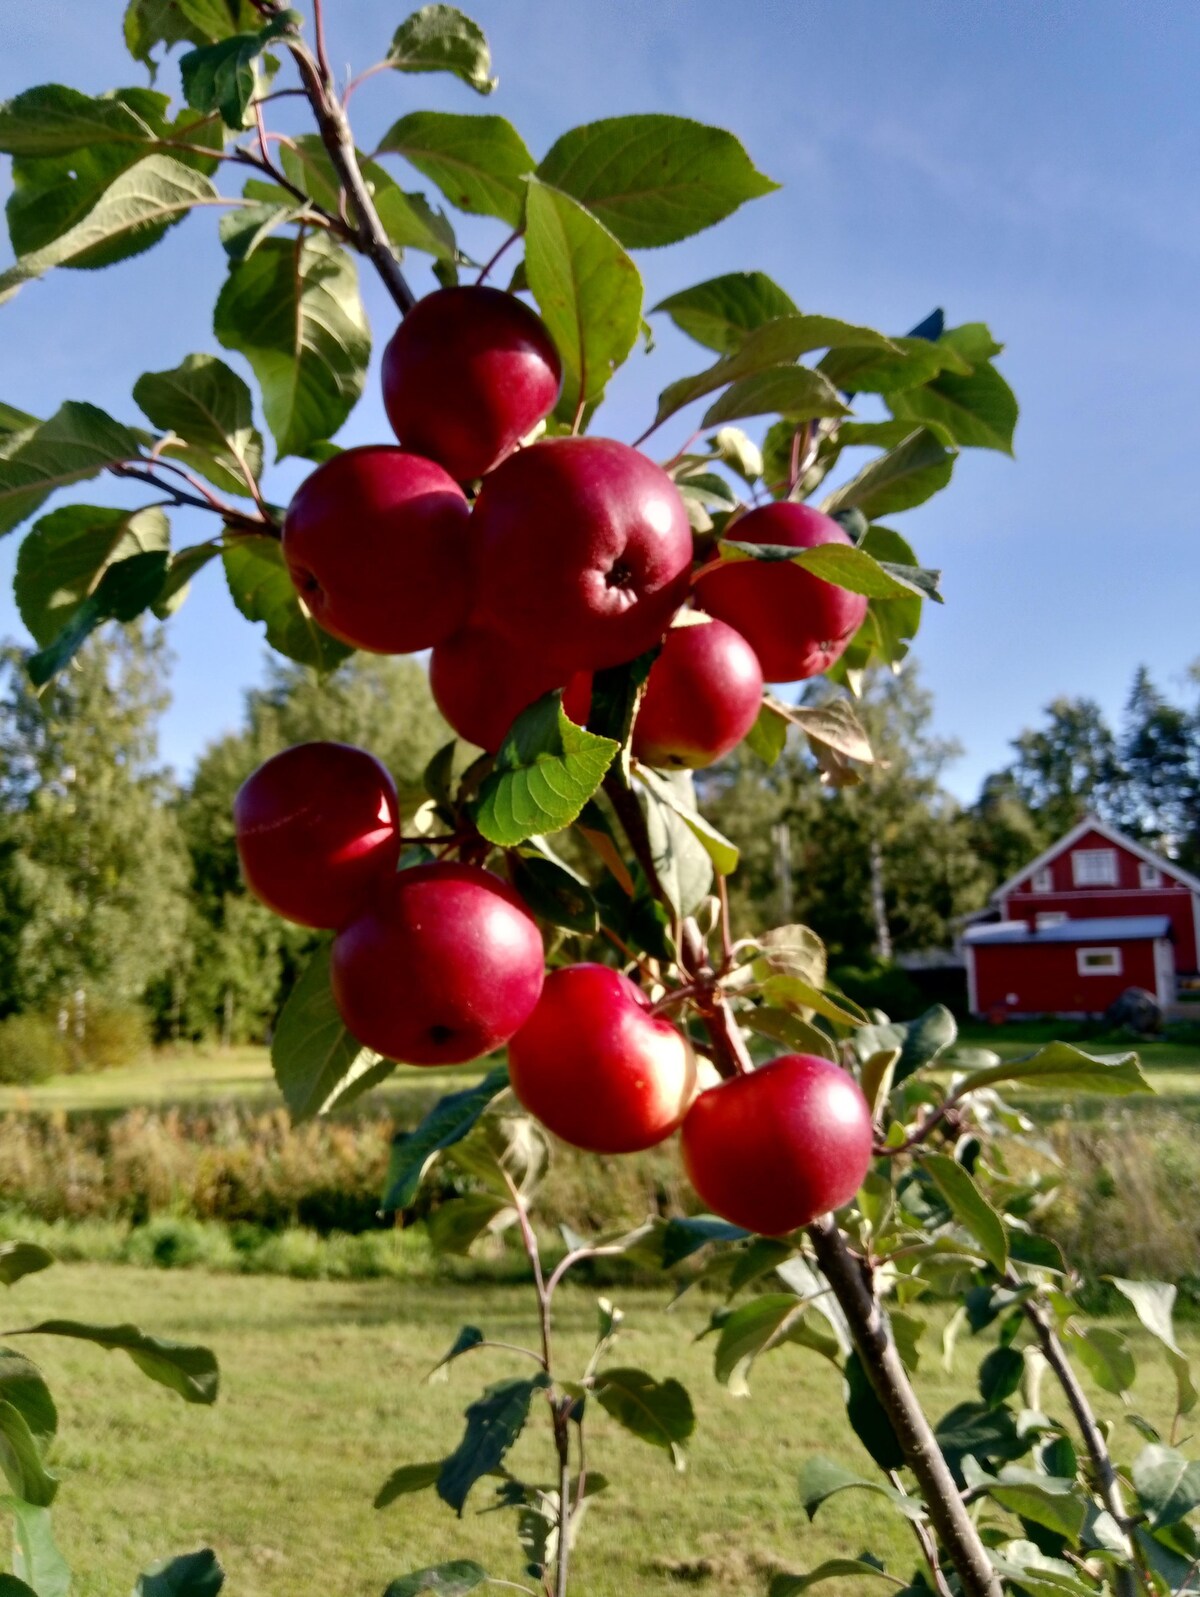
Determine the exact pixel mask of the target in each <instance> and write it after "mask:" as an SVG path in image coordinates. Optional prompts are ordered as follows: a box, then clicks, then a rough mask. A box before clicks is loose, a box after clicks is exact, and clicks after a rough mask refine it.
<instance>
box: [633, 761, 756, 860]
mask: <svg viewBox="0 0 1200 1597" xmlns="http://www.w3.org/2000/svg"><path fill="white" fill-rule="evenodd" d="M637 775H638V780H639V782H641V783H642V785H643V786H644V787H646V788H648V789H649V791H650V792H651V793H653V795H654V797H655V798H656V799H658V800H659V801H660V802H661V803H663V804H665V805H666V806H667V808H668V809H671V810H673V811H674V812H675V814H676V815H677V816H678V817H679V819H680V820H681V821H682V822H683V824H684V825H685V826H686V827H687V829H688V831H689V832H691V834H692V835H693V837H695V838H696V840H697V842H699V844H700V846H701V847H702V848H703V849H704V852H705V853H706V854H707V855H708V857H709V859H710V860H712V862H713V866H714V868H715V869H716V870H717V872H718V873H719V874H720V875H721V876H731V875H732V874H733V872H734V871H736V870H737V865H738V851H737V847H736V846H735V845H734V844H733V843H731V842H730V841H729V839H728V838H727V837H725V836H724V834H723V833H721V832H718V830H717V829H716V827H715V826H714V825H713V824H712V822H711V821H708V820H705V818H704V816H703V815H701V814H700V812H699V811H698V810H696V809H695V808H693V806H692V804H691V803H689V802H688V799H687V798H685V797H684V796H683V795H682V794H681V792H680V786H681V784H679V783H678V782H677V780H675V778H676V776H677V775H678V773H672V775H671V776H664V775H662V774H661V773H660V772H658V771H653V770H651V769H650V767H649V766H645V765H639V766H638V771H637ZM688 787H689V788H690V783H689V784H688Z"/></svg>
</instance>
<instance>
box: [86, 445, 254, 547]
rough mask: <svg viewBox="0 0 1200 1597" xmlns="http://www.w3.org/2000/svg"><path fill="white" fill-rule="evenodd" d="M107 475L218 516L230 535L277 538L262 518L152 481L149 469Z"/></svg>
mask: <svg viewBox="0 0 1200 1597" xmlns="http://www.w3.org/2000/svg"><path fill="white" fill-rule="evenodd" d="M161 464H162V465H163V466H165V467H167V468H168V469H171V467H170V462H168V461H165V460H164V461H162V462H161ZM108 469H109V471H110V472H111V473H112V475H113V476H114V477H127V478H129V479H130V480H131V481H133V482H144V483H146V484H147V485H148V486H149V487H151V488H153V489H155V490H156V491H157V492H158V493H161V494H166V496H167V498H168V499H169V500H170V501H171V503H172V504H175V505H188V506H191V507H194V508H195V509H197V510H211V511H212V512H214V514H216V515H218V516H220V518H221V520H222V521H223V522H224V523H225V525H226V526H227V527H228V528H229V529H230V531H231V532H244V533H254V534H256V535H258V536H259V537H263V538H278V537H279V528H278V527H277V526H276V525H275V523H274V522H272V521H268V520H267V519H266V518H265V517H263V516H251V515H248V514H247V513H246V512H245V511H243V510H237V509H235V508H234V506H233V505H229V504H226V503H225V501H224V500H223V499H220V498H218V496H217V495H216V494H210V493H209V492H208V490H207V489H206V490H204V497H203V498H202V497H201V495H200V494H196V493H189V492H188V491H187V490H186V489H184V488H179V487H177V486H176V485H175V484H174V483H173V482H164V481H163V480H162V478H161V477H156V476H155V475H154V473H153V471H152V470H151V469H149V468H147V469H143V468H141V467H139V466H137V465H133V464H131V463H129V462H122V463H121V464H120V465H116V466H110V467H109V468H108Z"/></svg>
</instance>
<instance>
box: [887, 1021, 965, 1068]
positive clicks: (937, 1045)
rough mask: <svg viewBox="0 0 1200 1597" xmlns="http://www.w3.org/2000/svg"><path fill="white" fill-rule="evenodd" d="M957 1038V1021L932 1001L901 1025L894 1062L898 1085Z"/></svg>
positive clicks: (931, 1061) (931, 1060)
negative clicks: (901, 1035)
mask: <svg viewBox="0 0 1200 1597" xmlns="http://www.w3.org/2000/svg"><path fill="white" fill-rule="evenodd" d="M957 1037H958V1023H957V1021H956V1020H955V1019H954V1016H953V1015H952V1014H951V1013H950V1011H949V1010H948V1009H947V1008H946V1006H945V1004H934V1005H933V1006H932V1008H930V1009H927V1010H926V1011H925V1013H924V1014H923V1015H918V1016H917V1018H916V1020H913V1021H910V1022H909V1023H908V1025H906V1026H905V1027H904V1041H903V1042H902V1043H901V1045H900V1058H899V1059H898V1060H897V1061H896V1071H895V1078H894V1079H895V1081H896V1083H897V1085H898V1084H899V1083H900V1082H902V1081H907V1080H908V1078H909V1076H911V1075H913V1074H914V1073H915V1072H916V1071H918V1070H923V1069H924V1068H925V1066H926V1065H931V1064H933V1063H934V1062H935V1061H936V1060H937V1059H938V1058H939V1057H940V1056H941V1055H942V1053H944V1052H945V1050H946V1049H947V1048H949V1047H950V1046H951V1045H952V1044H953V1043H954V1041H955V1040H956V1038H957Z"/></svg>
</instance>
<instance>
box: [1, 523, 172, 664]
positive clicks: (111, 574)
mask: <svg viewBox="0 0 1200 1597" xmlns="http://www.w3.org/2000/svg"><path fill="white" fill-rule="evenodd" d="M167 559H168V556H167V553H166V551H165V550H158V551H151V552H149V553H147V554H134V555H129V556H128V557H127V558H126V559H124V560H119V561H117V562H116V563H115V564H114V565H110V566H108V567H107V569H106V570H105V571H104V573H103V575H102V576H101V578H100V580H99V582H98V583H97V584H96V586H95V588H94V589H93V590H92V592H91V593H89V594H88V595H87V597H86V598H85V599H83V600H82V601H81V602H80V603H79V604H78V605H76V607H75V608H74V610H72V611H71V612H70V614H69V616H68V617H67V619H66V622H65V624H64V626H63V628H62V631H61V632H59V633H58V634H57V636H56V637H54V638H53V639H52V640H51V641H50V642H49V643H48V644H47V645H46V647H45V648H44V649H39V651H38V652H37V653H36V654H33V655H30V656H29V658H28V660H26V662H25V668H26V670H27V672H28V673H29V680H30V681H31V682H32V683H33V685H34V687H38V688H40V687H44V686H45V684H46V683H47V682H49V681H50V679H51V678H52V677H53V676H56V675H57V674H58V672H59V671H61V670H62V669H63V668H64V666H66V665H68V664H69V663H70V662H71V660H73V659H74V657H75V655H76V654H77V653H78V652H79V650H80V649H81V648H82V646H83V644H84V643H85V642H86V641H87V639H88V638H89V637H90V636H91V634H92V633H93V632H94V631H95V630H96V628H97V627H98V626H101V625H102V624H103V623H104V622H105V621H133V620H136V618H137V617H138V616H140V615H141V614H142V613H143V611H146V610H148V609H149V608H150V606H151V605H152V604H153V603H154V601H155V600H156V599H157V597H158V595H159V594H160V593H161V591H162V585H163V581H164V579H165V577H166V573H167Z"/></svg>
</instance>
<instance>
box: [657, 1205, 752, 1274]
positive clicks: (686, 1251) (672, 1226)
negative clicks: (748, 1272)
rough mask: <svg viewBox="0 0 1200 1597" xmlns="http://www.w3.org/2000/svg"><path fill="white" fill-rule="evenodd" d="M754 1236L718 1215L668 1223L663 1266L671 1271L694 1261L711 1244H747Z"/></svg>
mask: <svg viewBox="0 0 1200 1597" xmlns="http://www.w3.org/2000/svg"><path fill="white" fill-rule="evenodd" d="M749 1235H750V1232H749V1231H746V1230H744V1229H743V1228H742V1227H741V1226H740V1225H732V1224H731V1223H730V1222H729V1221H728V1220H718V1219H717V1217H716V1215H714V1214H698V1215H692V1216H691V1217H689V1218H687V1219H675V1220H670V1221H668V1222H667V1228H666V1230H665V1231H664V1232H663V1239H662V1267H663V1269H664V1270H669V1269H671V1268H672V1267H673V1266H674V1265H676V1264H681V1263H682V1262H683V1260H684V1259H689V1258H691V1256H692V1254H693V1253H698V1252H699V1251H700V1249H701V1248H703V1247H706V1246H707V1245H708V1244H709V1243H710V1242H744V1241H745V1240H746V1238H747V1237H748V1236H749Z"/></svg>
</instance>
